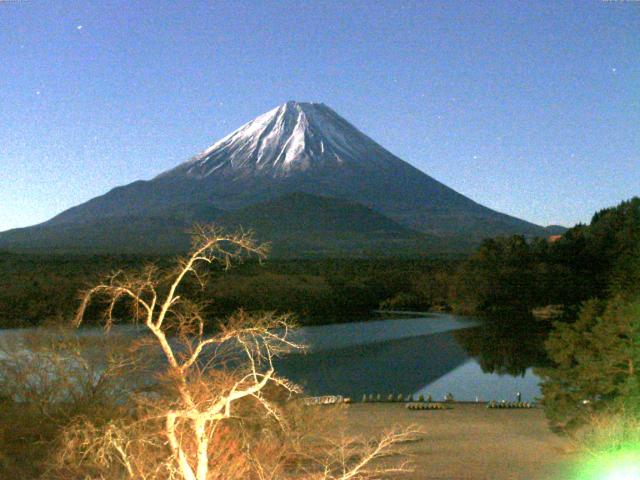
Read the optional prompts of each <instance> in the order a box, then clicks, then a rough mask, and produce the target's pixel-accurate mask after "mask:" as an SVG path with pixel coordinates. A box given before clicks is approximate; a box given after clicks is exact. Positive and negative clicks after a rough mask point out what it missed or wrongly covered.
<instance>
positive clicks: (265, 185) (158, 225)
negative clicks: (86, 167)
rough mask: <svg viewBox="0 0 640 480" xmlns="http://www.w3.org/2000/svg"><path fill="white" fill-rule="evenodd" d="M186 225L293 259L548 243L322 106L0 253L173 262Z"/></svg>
mask: <svg viewBox="0 0 640 480" xmlns="http://www.w3.org/2000/svg"><path fill="white" fill-rule="evenodd" d="M194 222H215V223H219V224H222V225H226V226H228V227H229V228H235V227H238V226H244V227H248V228H254V229H255V230H256V233H257V234H258V236H259V237H260V238H261V239H264V240H270V241H272V242H273V244H274V249H275V252H276V253H279V254H282V255H292V256H298V255H302V256H307V255H352V254H373V253H377V254H381V253H388V254H397V253H425V252H444V251H459V250H461V249H462V250H464V249H466V248H470V247H471V246H472V245H473V244H474V243H477V242H479V241H480V240H481V239H482V238H485V237H490V236H495V235H504V234H514V233H519V234H523V235H527V236H546V235H549V234H551V233H554V230H552V229H545V228H544V227H540V226H538V225H535V224H532V223H529V222H526V221H524V220H520V219H518V218H515V217H512V216H509V215H506V214H503V213H499V212H496V211H494V210H491V209H489V208H487V207H484V206H482V205H480V204H478V203H476V202H474V201H473V200H471V199H469V198H467V197H465V196H463V195H461V194H460V193H458V192H456V191H454V190H453V189H451V188H449V187H447V186H445V185H444V184H442V183H440V182H438V181H437V180H435V179H433V178H432V177H430V176H428V175H427V174H425V173H423V172H422V171H420V170H418V169H417V168H415V167H413V166H411V165H410V164H409V163H407V162H405V161H403V160H401V159H400V158H398V157H396V156H395V155H393V154H392V153H391V152H389V151H388V150H386V149H385V148H383V147H382V146H380V145H379V144H378V143H376V142H375V141H374V140H372V139H371V138H369V137H368V136H366V135H365V134H364V133H362V132H360V131H359V130H358V129H357V128H355V127H354V126H353V125H351V124H350V123H349V122H348V121H347V120H345V119H344V118H342V117H341V116H340V115H338V114H337V113H336V112H334V111H333V110H332V109H331V108H329V107H327V106H326V105H324V104H321V103H298V102H287V103H285V104H283V105H281V106H279V107H277V108H275V109H273V110H271V111H269V112H267V113H265V114H263V115H260V116H259V117H257V118H255V119H254V120H252V121H250V122H249V123H247V124H245V125H243V126H242V127H240V128H239V129H237V130H236V131H234V132H232V133H231V134H229V135H227V136H226V137H224V138H222V139H221V140H219V141H218V142H216V143H214V144H213V145H211V146H210V147H209V148H207V149H206V150H204V151H203V152H201V153H200V154H198V155H196V156H195V157H193V158H191V159H189V160H187V161H186V162H184V163H181V164H180V165H178V166H176V167H175V168H173V169H171V170H168V171H166V172H163V173H160V174H159V175H158V176H156V177H155V178H153V179H151V180H148V181H137V182H133V183H131V184H128V185H124V186H121V187H117V188H114V189H113V190H111V191H109V192H108V193H106V194H105V195H102V196H99V197H96V198H94V199H92V200H89V201H88V202H86V203H83V204H81V205H78V206H75V207H72V208H70V209H68V210H66V211H64V212H62V213H60V214H59V215H57V216H55V217H53V218H52V219H51V220H49V221H47V222H44V223H42V224H39V225H36V226H33V227H27V228H23V229H15V230H9V231H7V232H3V233H0V248H3V249H8V250H22V251H73V252H94V253H96V252H109V253H121V252H132V253H133V252H151V251H153V252H172V251H179V250H182V249H184V248H186V246H187V245H188V237H187V234H186V233H185V232H186V230H187V229H188V227H189V226H190V225H191V224H193V223H194Z"/></svg>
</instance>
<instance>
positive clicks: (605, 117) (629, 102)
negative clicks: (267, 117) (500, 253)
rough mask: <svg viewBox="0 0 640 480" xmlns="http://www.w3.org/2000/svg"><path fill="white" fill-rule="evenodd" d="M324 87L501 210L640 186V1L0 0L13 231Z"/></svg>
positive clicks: (565, 220) (590, 200)
mask: <svg viewBox="0 0 640 480" xmlns="http://www.w3.org/2000/svg"><path fill="white" fill-rule="evenodd" d="M287 100H299V101H321V102H324V103H326V104H327V105H329V106H331V107H332V108H333V109H334V110H336V111H337V112H338V113H340V114H341V115H342V116H344V117H345V118H347V119H348V120H349V121H351V122H352V123H353V124H354V125H356V126H357V127H358V128H359V129H360V130H362V131H364V132H365V133H366V134H368V135H369V136H371V137H372V138H373V139H374V140H376V141H378V142H379V143H381V144H382V145H383V146H385V147H386V148H388V149H389V150H390V151H392V152H393V153H395V154H396V155H398V156H399V157H400V158H402V159H404V160H406V161H408V162H410V163H412V164H413V165H415V166H417V167H418V168H420V169H421V170H423V171H424V172H426V173H428V174H429V175H431V176H433V177H435V178H436V179H438V180H440V181H442V182H444V183H445V184H447V185H449V186H450V187H452V188H454V189H456V190H458V191H459V192H461V193H463V194H465V195H467V196H469V197H471V198H472V199H474V200H476V201H478V202H480V203H482V204H484V205H487V206H489V207H491V208H494V209H497V210H499V211H503V212H506V213H509V214H512V215H515V216H518V217H521V218H524V219H526V220H530V221H533V222H536V223H540V224H549V223H561V224H565V225H572V224H574V223H576V222H578V221H583V222H585V221H588V220H589V219H590V217H591V214H592V213H593V212H594V211H595V210H598V209H600V208H603V207H606V206H610V205H613V204H616V203H618V202H619V201H621V200H623V199H626V198H629V197H631V196H633V195H638V194H640V2H634V1H595V0H594V1H589V0H587V1H579V2H559V1H553V2H552V1H549V2H544V1H543V2H516V1H509V2H501V1H497V0H492V1H488V2H467V1H459V2H458V1H451V0H449V1H443V2H426V1H420V2H409V1H407V2H404V1H401V0H394V1H389V2H384V1H376V2H373V1H371V2H365V1H357V2H348V1H344V0H341V1H336V2H331V1H321V2H320V1H318V2H311V1H300V2H297V1H250V2H244V1H232V2H231V1H230V2H226V1H218V0H216V1H189V2H187V1H163V0H153V1H133V0H128V1H111V0H101V1H99V2H98V1H86V2H80V1H73V0H65V1H57V2H49V1H38V0H11V1H7V0H0V167H1V173H0V230H5V229H8V228H13V227H19V226H26V225H30V224H34V223H38V222H41V221H44V220H46V219H48V218H50V217H52V216H53V215H55V214H57V213H59V212H60V211H62V210H64V209H66V208H68V207H71V206H73V205H76V204H78V203H80V202H83V201H86V200H88V199H90V198H92V197H94V196H97V195H100V194H102V193H105V192H106V191H108V190H109V189H111V188H113V187H115V186H117V185H122V184H126V183H129V182H132V181H134V180H138V179H149V178H151V177H153V176H155V175H156V174H158V173H160V172H162V171H163V170H166V169H168V168H171V167H173V166H175V165H176V164H177V163H179V162H181V161H183V160H186V159H187V158H189V157H190V156H191V155H193V154H195V153H197V152H198V151H200V150H202V149H204V148H205V147H207V146H208V145H210V144H211V143H213V142H214V141H215V140H217V139H219V138H220V137H222V136H223V135H225V134H227V133H229V132H230V131H231V130H233V129H235V128H237V127H239V126H240V125H241V124H243V123H245V122H246V121H248V120H251V119H252V118H253V117H255V116H257V115H258V114H261V113H263V112H265V111H267V110H269V109H271V108H273V107H275V106H277V105H279V104H281V103H283V102H285V101H287Z"/></svg>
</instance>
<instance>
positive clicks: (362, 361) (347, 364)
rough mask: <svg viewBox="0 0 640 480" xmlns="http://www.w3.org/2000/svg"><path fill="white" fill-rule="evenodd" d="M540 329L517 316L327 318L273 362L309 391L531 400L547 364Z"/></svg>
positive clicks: (282, 371)
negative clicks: (297, 347)
mask: <svg viewBox="0 0 640 480" xmlns="http://www.w3.org/2000/svg"><path fill="white" fill-rule="evenodd" d="M470 325H471V326H470ZM544 335H545V332H544V328H543V327H541V326H540V325H539V324H537V323H536V322H532V321H531V320H530V319H520V318H518V317H511V318H506V319H505V318H493V319H487V320H484V321H477V322H470V321H469V320H468V319H465V318H463V317H457V316H455V315H429V316H427V317H425V318H410V319H394V320H382V321H370V322H363V323H354V324H341V325H325V326H321V327H314V328H313V331H309V329H307V330H306V331H305V329H303V332H302V338H303V339H304V341H305V342H306V344H307V345H308V346H309V351H308V353H306V354H292V355H288V356H287V357H285V358H282V359H279V360H278V363H277V365H276V367H277V370H278V371H279V373H280V374H281V375H284V376H285V377H287V378H289V379H291V380H293V381H295V382H297V383H299V384H301V385H302V386H303V387H304V389H305V392H306V393H307V394H309V395H325V394H340V395H345V396H350V397H352V398H354V399H356V400H359V399H360V398H361V397H362V395H363V394H381V395H382V396H383V397H386V396H387V395H388V394H390V393H395V394H398V393H401V394H403V395H409V394H411V395H414V396H415V395H419V394H423V395H424V396H425V397H426V396H428V395H432V396H433V398H434V399H442V398H443V397H444V395H446V394H447V393H452V394H453V396H454V398H455V399H456V400H471V401H473V400H476V399H479V400H492V399H496V400H502V399H506V400H513V399H515V398H516V394H517V392H520V393H521V394H522V398H523V399H524V400H528V401H531V400H533V399H534V398H535V397H537V396H539V394H540V391H539V388H538V382H539V379H538V378H537V377H536V376H535V375H534V374H533V373H532V371H531V369H532V367H535V366H541V365H544V364H545V361H546V358H545V356H544V353H543V350H542V342H543V339H544ZM332 339H333V340H335V342H334V343H332ZM332 345H338V346H337V347H333V346H332Z"/></svg>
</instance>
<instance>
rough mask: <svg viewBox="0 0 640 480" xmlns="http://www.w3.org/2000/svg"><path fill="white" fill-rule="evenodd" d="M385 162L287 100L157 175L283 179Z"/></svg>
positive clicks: (334, 121)
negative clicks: (324, 169) (319, 169)
mask: <svg viewBox="0 0 640 480" xmlns="http://www.w3.org/2000/svg"><path fill="white" fill-rule="evenodd" d="M386 157H393V155H392V154H390V153H389V152H388V151H387V150H385V149H384V148H382V147H381V146H380V145H378V144H377V143H375V142H374V141H373V140H371V139H370V138H369V137H367V136H366V135H364V134H363V133H361V132H360V131H359V130H358V129H356V128H355V127H354V126H353V125H351V124H350V123H349V122H347V121H346V120H345V119H344V118H342V117H341V116H340V115H338V114H337V113H336V112H334V111H333V110H332V109H330V108H329V107H327V106H326V105H324V104H322V103H306V102H295V101H289V102H287V103H284V104H282V105H280V106H279V107H276V108H274V109H273V110H270V111H268V112H266V113H264V114H262V115H260V116H258V117H257V118H255V119H254V120H252V121H250V122H248V123H246V124H245V125H243V126H241V127H240V128H238V129H237V130H236V131H234V132H232V133H230V134H229V135H227V136H226V137H224V138H222V139H221V140H219V141H218V142H216V143H214V144H213V145H211V146H210V147H209V148H207V149H206V150H205V151H203V152H202V153H200V154H199V155H196V156H195V157H193V158H192V159H190V160H188V161H187V162H185V163H183V164H181V165H179V166H178V167H176V168H174V169H173V170H170V171H168V172H166V173H164V174H162V175H160V176H161V177H166V176H177V175H184V176H187V177H191V178H204V177H208V176H210V175H212V174H216V175H223V176H234V177H235V176H238V175H241V176H248V175H258V176H269V177H287V176H290V175H293V174H295V173H297V172H304V171H308V170H310V169H312V168H316V167H332V166H340V165H344V164H352V163H357V164H360V165H362V164H366V163H374V164H375V163H377V162H380V161H381V160H382V159H384V158H386ZM393 158H394V159H395V157H393ZM371 166H373V165H369V168H370V167H371Z"/></svg>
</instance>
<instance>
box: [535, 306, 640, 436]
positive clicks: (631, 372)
mask: <svg viewBox="0 0 640 480" xmlns="http://www.w3.org/2000/svg"><path fill="white" fill-rule="evenodd" d="M546 348H547V351H548V353H549V356H550V358H551V360H552V361H553V362H554V363H555V368H546V369H540V370H538V374H539V375H540V376H541V377H542V379H543V384H542V393H543V395H544V398H543V402H542V403H543V405H544V407H545V413H546V415H547V418H548V419H549V421H550V423H551V426H552V428H553V429H555V430H556V431H571V430H572V429H574V428H576V427H578V426H580V425H582V424H583V423H585V422H587V421H588V419H589V418H590V417H591V416H592V415H593V414H596V413H598V412H602V411H604V410H608V411H613V412H615V411H622V410H624V409H627V410H628V409H630V408H636V407H637V405H638V401H639V400H640V396H639V395H638V394H639V393H640V389H639V388H638V385H639V380H638V368H639V366H640V297H636V299H635V300H626V299H624V298H623V297H621V296H616V297H615V298H613V299H611V300H609V301H608V302H605V301H601V300H590V301H588V302H585V303H584V304H583V306H582V308H581V310H580V314H579V316H578V319H577V320H576V321H575V322H573V323H558V324H557V325H556V327H555V329H554V331H553V332H552V333H551V334H550V336H549V339H548V340H547V342H546Z"/></svg>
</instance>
